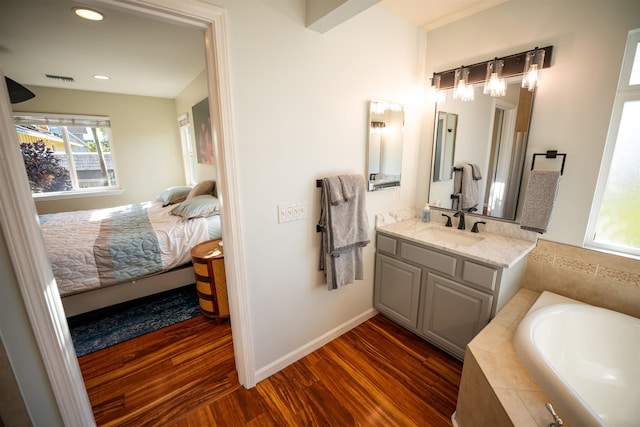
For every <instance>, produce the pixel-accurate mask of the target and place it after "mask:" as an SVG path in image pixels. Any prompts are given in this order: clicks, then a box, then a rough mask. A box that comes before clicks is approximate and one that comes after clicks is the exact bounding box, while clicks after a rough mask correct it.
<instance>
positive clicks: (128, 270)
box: [40, 184, 221, 316]
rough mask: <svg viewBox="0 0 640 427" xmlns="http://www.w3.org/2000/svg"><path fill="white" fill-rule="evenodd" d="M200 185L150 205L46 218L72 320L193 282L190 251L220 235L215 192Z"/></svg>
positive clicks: (50, 251) (44, 232)
mask: <svg viewBox="0 0 640 427" xmlns="http://www.w3.org/2000/svg"><path fill="white" fill-rule="evenodd" d="M199 186H200V184H198V186H196V187H193V188H191V187H186V186H184V187H171V188H170V189H167V190H166V191H165V192H163V193H162V194H161V195H159V196H158V198H157V200H153V201H150V202H143V203H136V204H131V205H125V206H118V207H113V208H107V209H95V210H83V211H73V212H61V213H56V214H47V215H41V216H40V226H41V229H42V235H43V238H44V243H45V247H46V249H47V254H48V256H49V261H50V262H51V266H52V269H53V274H54V277H55V278H56V283H57V286H58V290H59V292H60V296H61V297H62V302H63V305H64V307H65V312H66V314H67V316H73V315H76V314H80V313H84V312H87V311H92V310H95V309H97V308H102V307H106V306H109V305H113V304H117V303H120V302H124V301H128V300H131V299H135V298H139V297H141V296H146V295H150V294H154V293H158V292H162V291H164V290H168V289H172V288H176V287H180V286H183V285H187V284H190V283H193V282H194V275H193V270H192V269H191V256H190V251H191V248H192V247H193V246H195V245H196V244H198V243H200V242H203V241H206V240H211V239H217V238H220V237H221V226H220V216H219V211H218V201H217V198H216V197H215V196H213V195H212V194H211V192H212V191H214V190H211V188H210V187H208V186H204V193H203V192H202V191H203V189H202V186H200V188H199V189H198V191H195V192H194V190H196V188H197V187H199ZM214 186H215V185H214ZM167 192H171V194H172V197H163V195H165V196H166V194H167ZM175 195H178V197H174V196H175ZM189 195H191V196H190V197H189Z"/></svg>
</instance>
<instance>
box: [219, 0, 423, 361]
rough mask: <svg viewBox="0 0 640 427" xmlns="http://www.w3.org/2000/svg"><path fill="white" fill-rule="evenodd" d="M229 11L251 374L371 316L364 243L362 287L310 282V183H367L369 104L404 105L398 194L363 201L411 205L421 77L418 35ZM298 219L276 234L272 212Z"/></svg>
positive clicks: (313, 254) (300, 4) (314, 197)
mask: <svg viewBox="0 0 640 427" xmlns="http://www.w3.org/2000/svg"><path fill="white" fill-rule="evenodd" d="M215 3H216V4H218V5H219V6H221V7H224V8H226V9H227V11H228V17H229V31H230V34H229V40H230V43H231V46H230V55H231V58H230V62H231V67H232V68H231V83H232V87H231V93H232V97H233V108H234V125H235V132H236V135H235V137H236V146H237V156H238V171H239V183H238V184H239V189H240V193H239V194H238V195H237V196H238V197H239V198H240V205H241V211H242V218H243V225H244V230H243V232H244V240H245V241H244V242H243V243H244V247H243V249H244V253H245V257H246V265H247V280H248V292H249V298H250V301H249V305H250V311H251V325H252V328H253V333H254V335H253V336H254V348H255V362H256V365H257V368H258V370H260V369H262V368H265V367H266V366H268V365H269V364H271V363H273V362H274V361H276V360H277V359H279V358H281V357H283V356H285V355H287V354H288V353H289V352H292V351H295V350H297V349H299V348H300V347H302V346H304V345H305V344H308V343H309V342H311V341H313V340H314V339H317V338H319V337H320V336H322V335H323V334H325V333H327V332H328V331H331V330H332V329H334V328H336V327H338V326H339V325H341V324H343V323H345V322H347V321H349V320H350V319H352V318H354V317H356V316H358V315H360V314H362V313H364V312H366V311H367V310H369V309H371V308H372V305H373V270H374V244H373V243H372V244H370V245H369V246H368V247H367V248H366V250H365V266H364V269H365V277H364V280H362V281H357V282H356V283H353V284H349V285H347V286H345V287H344V288H341V289H339V290H335V291H331V292H329V291H328V290H327V286H326V284H325V283H324V278H323V275H322V273H321V272H319V271H318V259H319V248H320V246H319V245H320V234H318V233H316V231H315V225H316V223H317V221H318V216H319V209H320V204H319V199H320V190H319V189H317V188H316V186H315V180H316V179H317V178H322V177H324V176H328V175H333V174H342V173H360V174H365V173H366V172H365V167H366V140H367V132H368V126H367V111H368V104H367V103H368V100H369V99H371V98H377V99H382V100H388V101H395V102H400V103H403V104H405V107H406V109H405V110H406V126H405V151H404V160H405V161H404V167H403V176H404V177H409V178H408V179H407V178H405V179H403V181H402V189H401V191H400V192H399V200H396V195H397V193H396V192H395V191H393V190H390V191H381V192H374V193H368V194H367V207H368V212H369V218H370V229H371V238H372V239H373V237H374V232H373V225H374V221H373V215H374V214H375V213H377V212H381V211H386V210H389V209H394V208H399V207H406V206H410V205H411V204H413V202H414V194H415V187H414V183H413V179H412V177H413V176H415V167H416V165H415V161H414V159H415V158H416V155H415V153H416V151H417V149H418V142H419V123H418V120H419V111H418V109H419V107H420V105H419V94H420V93H421V90H422V88H421V84H422V77H423V75H424V74H423V70H422V69H421V64H423V63H424V62H423V57H422V56H421V55H423V52H424V45H422V44H421V43H420V41H421V37H422V33H421V32H420V31H419V30H418V29H417V28H416V27H415V26H412V25H410V24H408V23H406V22H404V21H402V20H400V19H399V18H396V17H394V16H392V15H390V14H388V13H387V12H385V11H383V10H381V9H379V8H372V9H369V10H367V11H365V12H363V13H361V14H360V15H358V16H356V17H355V18H353V19H351V20H349V21H347V22H345V23H343V24H341V25H339V26H337V27H336V28H334V29H332V30H331V31H329V32H327V33H324V34H319V33H316V32H313V31H311V30H308V29H306V28H305V27H304V19H305V13H304V12H305V11H304V1H303V0H283V1H277V2H273V1H269V2H267V1H242V2H238V1H231V0H227V1H216V2H215ZM289 202H304V203H306V206H307V217H306V218H305V219H304V220H301V221H295V222H289V223H284V224H278V223H277V215H276V213H277V212H276V207H277V205H278V204H279V203H289Z"/></svg>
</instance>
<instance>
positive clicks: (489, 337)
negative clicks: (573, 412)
mask: <svg viewBox="0 0 640 427" xmlns="http://www.w3.org/2000/svg"><path fill="white" fill-rule="evenodd" d="M539 296H540V293H538V292H535V291H532V290H530V289H524V288H523V289H520V290H519V291H518V293H517V294H516V295H515V296H514V297H513V298H512V299H511V300H510V301H509V302H508V303H507V304H506V305H505V306H504V307H503V308H502V310H501V311H500V312H498V314H497V315H496V316H495V317H494V318H493V320H492V321H491V322H490V323H489V324H488V325H487V326H486V327H485V328H484V329H483V330H482V332H480V333H479V334H478V335H477V336H476V337H475V338H474V339H473V340H472V341H471V342H470V343H469V345H468V346H467V351H466V353H465V358H464V365H463V368H462V379H461V381H460V391H459V393H458V404H457V406H456V413H455V416H454V421H455V422H456V425H457V426H459V427H472V426H489V425H490V426H497V427H501V426H518V427H540V426H547V425H549V423H551V422H552V421H553V418H552V417H551V414H549V412H548V411H547V409H546V408H545V404H546V403H547V402H549V399H548V398H547V396H546V395H545V394H544V392H543V391H542V390H541V389H540V387H539V386H538V384H537V383H536V382H535V380H534V379H533V378H531V376H530V375H529V372H527V370H526V369H525V367H524V366H523V365H522V364H521V362H520V359H519V358H518V355H517V354H516V352H515V349H514V348H513V343H512V339H513V333H514V331H515V330H516V328H517V326H518V324H519V323H520V321H521V320H522V318H523V317H524V316H525V315H526V314H527V312H528V311H529V309H530V308H531V306H532V305H533V304H534V303H535V302H536V300H537V299H538V297H539ZM551 403H553V402H551ZM558 415H559V416H560V417H561V418H562V414H560V413H559V414H558ZM565 425H569V424H566V423H565Z"/></svg>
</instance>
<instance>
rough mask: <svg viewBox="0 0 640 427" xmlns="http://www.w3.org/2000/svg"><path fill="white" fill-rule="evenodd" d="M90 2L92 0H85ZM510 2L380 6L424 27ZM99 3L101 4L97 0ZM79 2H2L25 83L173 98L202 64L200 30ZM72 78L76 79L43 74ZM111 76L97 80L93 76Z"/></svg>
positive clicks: (417, 1) (392, 2)
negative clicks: (92, 16) (95, 15)
mask: <svg viewBox="0 0 640 427" xmlns="http://www.w3.org/2000/svg"><path fill="white" fill-rule="evenodd" d="M84 1H87V2H90V1H91V0H84ZM504 1H507V0H381V1H380V2H379V3H377V5H376V6H375V7H382V8H383V9H385V10H387V11H389V12H390V13H393V14H395V15H397V16H399V17H400V18H402V19H405V20H407V21H408V22H411V23H412V24H414V25H416V26H418V27H421V28H423V29H425V30H427V31H428V30H431V29H434V28H437V27H439V26H442V25H446V24H448V23H450V22H453V21H455V20H458V19H462V18H464V17H466V16H469V15H472V14H474V13H477V12H479V11H481V10H484V9H486V8H489V7H493V6H495V5H497V4H499V3H502V2H504ZM94 3H95V2H94ZM81 4H82V3H81V2H79V1H74V0H2V1H1V2H0V64H2V67H3V70H4V74H5V75H6V76H8V77H10V78H12V79H14V80H16V81H18V82H20V83H22V84H23V85H25V86H27V87H30V86H47V87H57V88H67V89H75V90H90V91H98V92H112V93H125V94H132V95H142V96H154V97H162V98H170V99H173V98H175V97H176V96H177V95H178V94H179V93H180V92H181V91H182V90H183V89H184V88H185V87H186V86H187V85H188V84H189V83H190V82H191V81H192V80H193V79H194V78H195V77H197V76H198V74H199V73H200V72H201V71H202V70H203V69H204V67H205V62H204V54H203V53H204V42H203V37H202V32H201V31H200V30H198V29H194V28H189V27H186V26H178V25H175V24H169V23H166V22H162V21H160V20H156V19H149V18H146V17H145V18H142V17H140V16H134V15H132V14H129V13H123V12H121V11H118V10H116V9H108V8H107V7H105V6H102V5H100V6H99V7H96V6H95V5H93V6H91V7H93V8H95V9H99V10H101V11H102V12H104V13H105V15H106V18H105V19H104V20H103V21H101V22H90V21H86V20H83V19H80V18H78V17H76V16H75V15H74V14H73V13H72V8H73V7H76V6H79V5H81ZM46 74H49V75H55V76H64V77H72V78H73V79H74V81H73V82H68V81H63V80H59V79H51V78H48V77H46V76H45V75H46ZM96 74H100V75H107V76H109V77H110V79H109V80H96V79H94V78H93V75H96Z"/></svg>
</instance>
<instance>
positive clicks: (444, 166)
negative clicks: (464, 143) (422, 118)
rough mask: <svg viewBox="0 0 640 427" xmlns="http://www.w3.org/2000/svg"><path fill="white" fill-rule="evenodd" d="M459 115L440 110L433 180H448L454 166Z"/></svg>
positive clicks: (437, 117) (435, 142) (434, 150)
mask: <svg viewBox="0 0 640 427" xmlns="http://www.w3.org/2000/svg"><path fill="white" fill-rule="evenodd" d="M457 126H458V115H457V114H453V113H447V112H446V111H438V113H437V116H436V137H435V141H434V148H433V181H434V182H438V181H446V180H448V179H450V178H449V175H450V173H451V168H452V167H453V152H454V150H455V146H456V131H457Z"/></svg>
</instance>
